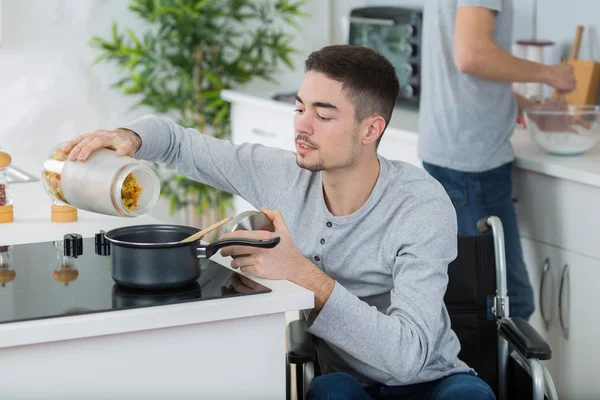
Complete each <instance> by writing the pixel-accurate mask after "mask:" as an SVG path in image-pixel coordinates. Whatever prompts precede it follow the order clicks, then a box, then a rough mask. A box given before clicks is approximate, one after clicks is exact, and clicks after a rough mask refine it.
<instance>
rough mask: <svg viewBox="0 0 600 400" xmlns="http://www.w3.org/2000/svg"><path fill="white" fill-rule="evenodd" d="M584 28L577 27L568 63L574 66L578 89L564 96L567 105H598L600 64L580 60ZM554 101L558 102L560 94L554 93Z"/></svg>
mask: <svg viewBox="0 0 600 400" xmlns="http://www.w3.org/2000/svg"><path fill="white" fill-rule="evenodd" d="M583 30H584V29H583V26H581V25H579V26H578V27H577V32H576V35H575V41H574V42H573V47H572V48H571V52H570V54H569V59H568V60H567V62H568V63H569V64H571V65H572V66H573V71H574V74H575V79H576V80H577V87H576V88H575V90H574V91H572V92H571V93H569V94H567V95H565V96H564V98H565V100H566V103H567V104H596V100H597V97H598V90H599V89H600V63H598V62H596V61H594V60H580V59H579V50H580V48H581V40H582V37H583ZM553 98H554V99H556V100H558V93H557V92H556V91H555V92H554V96H553Z"/></svg>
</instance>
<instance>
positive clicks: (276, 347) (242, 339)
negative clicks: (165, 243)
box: [0, 148, 314, 398]
mask: <svg viewBox="0 0 600 400" xmlns="http://www.w3.org/2000/svg"><path fill="white" fill-rule="evenodd" d="M3 150H4V151H7V152H9V154H11V155H12V158H13V162H14V163H15V165H17V166H18V167H20V168H22V169H25V170H26V171H27V172H29V173H32V174H33V175H36V176H38V175H39V174H38V173H36V171H41V163H42V162H43V160H42V159H32V158H31V157H30V158H28V157H26V156H24V155H21V154H19V152H18V149H14V148H13V149H9V148H5V149H3ZM11 188H12V191H13V199H14V202H13V203H14V207H15V221H14V222H13V223H8V224H0V244H2V245H11V244H19V243H33V242H42V241H51V240H58V239H62V237H63V235H64V234H65V233H79V234H81V235H82V236H84V237H92V236H93V235H94V234H95V233H97V232H98V231H100V230H101V229H103V230H109V229H112V228H116V227H120V226H126V225H132V224H152V223H158V222H160V221H158V220H156V219H154V218H152V217H149V216H142V217H137V218H134V219H131V218H119V217H110V216H103V215H98V214H94V213H90V212H86V211H79V220H78V221H77V222H73V223H64V224H59V223H52V222H51V221H50V206H51V201H50V198H49V196H48V195H47V194H46V192H45V190H44V188H43V184H42V182H41V180H40V181H36V182H30V183H16V184H12V185H11ZM211 259H212V260H213V261H216V262H218V263H220V264H222V265H224V266H226V267H228V268H229V262H230V259H229V258H224V257H221V256H220V254H217V255H215V256H213V257H212V258H211ZM253 279H254V280H256V281H257V282H259V283H261V284H263V285H264V286H267V287H268V288H270V289H271V290H272V291H271V292H270V293H264V294H257V295H253V296H241V297H230V298H223V299H214V300H205V301H199V302H188V303H180V304H169V305H161V306H153V307H145V308H138V309H131V310H121V311H111V312H106V313H93V314H80V315H70V316H64V317H57V318H48V319H40V320H31V321H22V322H14V323H5V324H0V337H2V340H1V341H0V358H1V359H2V363H0V375H2V376H3V377H4V380H3V381H4V383H5V385H3V389H2V393H3V398H10V396H11V395H15V396H17V395H18V396H24V397H27V398H35V397H36V395H38V396H39V394H40V393H52V394H53V395H57V394H60V395H61V397H62V398H91V397H89V394H90V393H95V394H96V395H98V396H105V397H114V396H115V395H121V394H123V393H128V394H130V395H132V396H133V395H134V394H135V395H145V396H146V397H147V398H151V397H154V396H156V398H165V397H177V395H181V396H183V395H189V394H191V393H194V395H195V396H200V397H213V398H215V397H218V396H222V397H225V398H254V397H256V398H282V397H284V393H285V370H284V368H283V367H284V363H283V357H284V351H285V335H284V331H285V322H286V319H285V313H286V312H297V311H298V310H303V309H310V308H312V307H313V304H314V303H313V302H314V298H313V294H312V293H311V292H310V291H308V290H306V289H304V288H302V287H300V286H297V285H295V284H293V283H291V282H288V281H272V280H264V279H258V278H254V277H253ZM9 285H10V283H9ZM116 360H119V361H116ZM132 370H134V371H136V373H135V374H132V373H131V371H132ZM65 371H69V373H68V374H69V382H70V383H69V385H66V386H65V385H57V384H56V382H60V380H61V376H63V375H64V373H65ZM165 374H166V375H165ZM236 374H239V377H233V376H235V375H236ZM134 375H135V376H134ZM165 376H167V377H168V378H167V379H165ZM231 379H235V380H236V384H235V385H230V384H229V383H230V380H231ZM32 381H34V382H36V386H35V387H34V386H32V385H31V384H30V382H32ZM83 394H85V395H83Z"/></svg>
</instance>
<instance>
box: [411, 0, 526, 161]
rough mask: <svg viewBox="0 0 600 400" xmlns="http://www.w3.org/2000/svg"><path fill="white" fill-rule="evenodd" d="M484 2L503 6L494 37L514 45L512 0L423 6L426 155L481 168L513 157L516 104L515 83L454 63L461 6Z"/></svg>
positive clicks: (430, 1) (435, 1)
mask: <svg viewBox="0 0 600 400" xmlns="http://www.w3.org/2000/svg"><path fill="white" fill-rule="evenodd" d="M462 6H481V7H486V8H489V9H492V10H496V11H498V13H497V14H496V20H495V26H494V32H493V40H494V41H495V42H496V43H497V44H498V45H499V46H500V47H502V48H503V49H504V50H506V51H508V52H510V51H511V42H512V21H513V0H427V1H426V2H425V7H424V28H423V54H422V56H423V58H422V64H423V65H422V70H423V77H422V92H421V105H420V109H419V157H420V158H421V160H423V161H425V162H427V163H430V164H434V165H438V166H441V167H445V168H450V169H454V170H459V171H465V172H482V171H486V170H489V169H492V168H496V167H499V166H500V165H502V164H505V163H507V162H510V161H512V160H513V159H514V152H513V149H512V146H511V144H510V141H509V138H510V136H511V135H512V133H513V131H514V129H515V122H516V117H517V104H516V99H515V94H514V92H513V90H512V85H511V84H510V83H507V82H497V81H491V80H487V79H483V78H479V77H477V76H474V75H467V74H463V73H461V72H460V71H459V70H458V69H457V68H456V65H455V64H454V58H453V41H454V26H455V19H456V11H457V9H458V7H462Z"/></svg>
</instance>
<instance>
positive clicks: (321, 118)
mask: <svg viewBox="0 0 600 400" xmlns="http://www.w3.org/2000/svg"><path fill="white" fill-rule="evenodd" d="M317 117H318V118H319V119H320V120H321V121H329V120H330V119H331V118H325V117H321V116H320V115H318V114H317Z"/></svg>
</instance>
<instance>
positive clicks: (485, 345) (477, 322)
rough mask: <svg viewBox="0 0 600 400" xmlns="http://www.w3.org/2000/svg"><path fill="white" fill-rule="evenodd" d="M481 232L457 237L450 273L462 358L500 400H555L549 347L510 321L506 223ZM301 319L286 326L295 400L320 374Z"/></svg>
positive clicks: (491, 222) (488, 221)
mask: <svg viewBox="0 0 600 400" xmlns="http://www.w3.org/2000/svg"><path fill="white" fill-rule="evenodd" d="M477 228H478V229H479V231H480V232H482V233H484V234H483V235H481V236H459V237H458V256H457V258H456V259H455V260H454V261H453V262H452V263H451V264H450V265H449V267H448V275H449V282H448V287H447V290H446V294H445V296H444V303H445V305H446V308H447V309H448V313H449V314H450V320H451V324H452V329H453V331H454V332H455V333H456V335H457V336H458V339H459V341H460V344H461V350H460V353H459V355H458V356H459V358H460V359H461V360H462V361H464V362H465V363H466V364H467V365H469V366H470V367H471V368H473V369H474V370H475V371H476V372H477V374H478V375H479V376H480V377H481V378H482V379H483V380H485V381H486V382H487V383H488V384H489V385H490V387H491V388H492V389H493V390H494V393H495V394H496V398H497V399H499V400H505V399H516V400H521V399H534V400H543V399H549V400H555V399H557V398H558V395H557V393H556V389H555V387H554V382H553V381H552V377H551V376H550V374H549V372H548V370H547V369H546V367H545V366H544V364H542V362H541V361H543V360H549V359H550V358H551V357H552V351H551V349H550V346H549V345H548V343H547V342H546V341H545V340H544V339H543V338H542V337H541V336H540V334H539V333H538V332H537V331H536V330H535V328H533V327H532V326H531V325H530V324H529V323H528V322H527V321H526V320H524V319H523V318H518V317H510V316H509V301H508V300H509V299H508V296H507V289H506V287H507V286H506V260H505V247H504V230H503V227H502V222H501V221H500V219H499V218H498V217H495V216H492V217H488V218H485V219H482V220H480V221H479V222H478V223H477ZM300 315H301V318H300V319H299V320H295V321H292V322H290V323H289V325H288V351H287V360H286V361H287V369H286V370H287V376H286V378H287V388H288V393H287V395H288V397H287V398H288V399H290V398H291V393H292V390H294V389H295V392H296V398H297V399H298V400H303V398H304V395H305V394H306V391H307V390H308V386H309V385H310V382H311V381H312V379H313V378H314V377H315V376H317V375H319V374H320V370H319V366H318V362H317V358H316V354H315V350H314V347H313V346H312V342H311V336H312V335H310V334H309V333H307V332H306V331H305V329H304V325H305V322H306V321H305V320H304V318H303V313H302V312H301V313H300ZM509 349H510V352H509ZM509 353H510V354H509ZM292 365H294V366H295V381H296V382H295V387H294V388H292V387H291V374H292V372H291V370H292V368H291V366H292Z"/></svg>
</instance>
